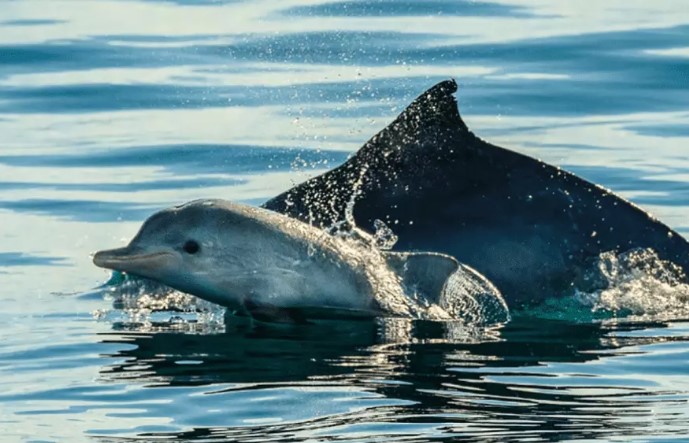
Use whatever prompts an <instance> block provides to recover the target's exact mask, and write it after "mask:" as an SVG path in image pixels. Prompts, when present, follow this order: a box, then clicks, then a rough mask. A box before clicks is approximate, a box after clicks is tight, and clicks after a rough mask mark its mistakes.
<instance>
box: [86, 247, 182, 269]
mask: <svg viewBox="0 0 689 443" xmlns="http://www.w3.org/2000/svg"><path fill="white" fill-rule="evenodd" d="M108 252H109V251H103V252H97V253H96V255H94V256H93V263H94V264H95V265H96V266H98V267H101V268H106V269H114V270H116V271H120V270H122V271H126V270H124V269H117V268H116V266H118V265H120V264H128V263H129V264H131V263H140V262H146V261H150V260H156V259H159V258H162V257H165V256H170V257H172V256H173V255H174V254H172V253H171V252H165V251H164V252H153V253H150V254H135V255H122V256H117V255H109V254H108Z"/></svg>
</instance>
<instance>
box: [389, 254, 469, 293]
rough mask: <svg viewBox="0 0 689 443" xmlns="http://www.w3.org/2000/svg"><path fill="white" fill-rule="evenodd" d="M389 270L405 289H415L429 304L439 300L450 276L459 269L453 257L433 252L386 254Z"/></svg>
mask: <svg viewBox="0 0 689 443" xmlns="http://www.w3.org/2000/svg"><path fill="white" fill-rule="evenodd" d="M385 259H386V260H387V263H388V265H389V266H390V268H391V269H392V270H393V271H395V273H397V275H399V276H400V277H401V278H402V283H403V284H404V286H406V287H407V288H415V289H416V291H417V292H419V293H421V294H422V295H423V296H424V297H426V299H427V300H428V301H430V302H436V301H437V300H438V299H440V296H441V294H442V292H443V287H444V286H445V283H446V282H447V280H448V278H450V275H452V274H453V273H454V272H456V271H457V269H459V266H460V265H459V262H458V261H457V260H456V259H454V258H453V257H451V256H449V255H445V254H439V253H434V252H386V253H385Z"/></svg>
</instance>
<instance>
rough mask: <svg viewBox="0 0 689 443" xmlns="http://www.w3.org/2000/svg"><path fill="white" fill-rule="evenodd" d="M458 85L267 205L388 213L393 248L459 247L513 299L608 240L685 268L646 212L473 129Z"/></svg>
mask: <svg viewBox="0 0 689 443" xmlns="http://www.w3.org/2000/svg"><path fill="white" fill-rule="evenodd" d="M456 90H457V84H456V83H455V82H454V80H451V81H444V82H442V83H439V84H437V85H436V86H434V87H432V88H431V89H429V90H428V91H426V92H424V93H423V94H422V95H421V96H419V97H418V98H417V99H416V100H415V101H414V102H413V103H412V104H411V105H409V107H408V108H407V109H405V110H404V111H403V112H402V113H401V114H400V115H399V116H398V117H397V118H396V119H395V120H394V121H393V122H392V123H391V124H390V125H389V126H388V127H386V128H385V129H383V130H382V131H381V132H379V133H378V134H376V135H375V136H374V137H373V138H371V139H370V140H369V141H368V142H367V143H366V144H365V145H364V146H363V147H362V148H361V149H360V150H359V151H358V152H357V153H356V155H354V156H352V157H351V158H350V159H349V160H348V161H347V162H345V163H344V164H343V165H341V166H339V167H338V168H336V169H334V170H332V171H329V172H327V173H325V174H323V175H320V176H317V177H314V178H312V179H310V180H308V181H306V182H305V183H302V184H299V185H297V186H295V187H294V188H292V189H290V190H288V191H286V192H285V193H283V194H281V195H278V196H277V197H275V198H273V199H271V200H270V201H268V202H266V203H265V204H264V205H263V206H264V207H265V208H268V209H271V210H274V211H277V212H281V213H285V214H288V215H290V216H292V217H295V218H298V219H300V220H304V221H306V222H309V223H312V224H314V225H316V226H330V225H332V224H333V223H337V222H338V221H340V220H343V219H345V214H346V213H347V212H348V211H349V212H351V213H352V217H353V219H354V221H355V223H356V225H357V226H358V227H360V228H362V229H364V230H366V231H369V232H373V231H374V221H375V220H376V219H380V220H383V221H387V222H393V223H394V224H392V225H391V227H392V228H393V230H394V231H395V234H396V235H397V236H398V237H399V241H398V242H397V243H396V245H395V249H397V250H426V251H438V252H442V253H445V254H449V255H451V256H453V257H456V258H457V259H458V260H459V261H461V262H463V263H466V264H468V265H469V266H471V267H473V268H475V269H476V270H478V271H479V272H481V273H482V274H483V275H485V276H486V277H487V278H488V279H489V280H491V281H492V282H493V283H495V285H496V286H497V287H498V289H499V290H500V291H501V292H502V294H503V295H504V296H505V298H506V299H507V301H508V303H511V304H513V305H514V304H517V305H524V304H530V303H537V302H539V301H541V300H542V299H544V298H547V297H550V296H557V295H561V294H566V293H568V292H569V291H570V290H571V288H572V287H573V285H574V282H575V281H577V279H578V278H579V274H580V273H581V272H582V270H583V269H587V268H588V267H590V266H591V261H592V260H594V259H595V258H597V257H598V256H599V255H600V254H601V253H603V252H608V251H614V252H618V253H620V252H625V251H628V250H631V249H634V248H651V249H653V250H655V251H656V252H657V254H658V256H659V257H660V258H661V259H662V260H668V261H671V262H673V263H675V264H677V265H679V266H680V267H681V268H682V269H683V270H684V273H685V274H686V273H687V271H689V243H687V241H686V240H685V239H684V238H682V236H681V235H679V234H678V233H677V232H675V231H673V230H672V229H670V228H669V227H668V226H666V225H664V224H663V223H661V222H659V221H658V220H657V219H655V218H654V217H652V216H651V215H650V214H648V213H647V212H645V211H643V210H642V209H640V208H639V207H637V206H635V205H634V204H632V203H630V202H628V201H626V200H624V199H622V198H620V197H618V196H616V195H615V194H613V193H612V192H610V191H608V190H606V189H603V188H601V187H599V186H596V185H594V184H592V183H590V182H588V181H586V180H583V179H581V178H579V177H577V176H575V175H574V174H571V173H569V172H566V171H563V170H561V169H559V168H557V167H554V166H551V165H549V164H546V163H543V162H541V161H539V160H536V159H534V158H531V157H528V156H526V155H522V154H519V153H516V152H512V151H509V150H507V149H504V148H501V147H498V146H495V145H492V144H490V143H487V142H485V141H483V140H482V139H480V138H479V137H477V136H476V135H474V134H473V133H472V132H471V131H470V130H469V129H468V128H467V126H466V125H465V123H464V122H463V121H462V118H461V117H460V115H459V111H458V109H457V102H456V100H455V98H454V97H453V95H452V94H453V93H454V92H456ZM352 203H353V205H352Z"/></svg>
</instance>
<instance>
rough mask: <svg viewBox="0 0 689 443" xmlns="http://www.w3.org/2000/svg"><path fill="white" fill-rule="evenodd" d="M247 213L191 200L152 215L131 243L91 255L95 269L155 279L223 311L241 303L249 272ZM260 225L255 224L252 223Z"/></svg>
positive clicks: (251, 232)
mask: <svg viewBox="0 0 689 443" xmlns="http://www.w3.org/2000/svg"><path fill="white" fill-rule="evenodd" d="M251 210H252V208H248V207H246V206H244V205H238V204H234V203H230V202H226V201H222V200H195V201H192V202H189V203H186V204H184V205H181V206H175V207H172V208H169V209H165V210H162V211H160V212H157V213H155V214H153V215H152V216H151V217H150V218H148V219H147V220H146V221H145V222H144V224H143V225H142V227H141V229H140V230H139V232H138V233H137V234H136V236H135V237H134V238H133V239H132V240H131V242H130V243H129V244H128V245H127V246H125V247H123V248H117V249H109V250H104V251H99V252H97V253H96V254H95V255H94V257H93V263H94V264H95V265H96V266H99V267H101V268H106V269H112V270H116V271H122V272H126V273H129V274H133V275H137V276H140V277H146V278H150V279H152V280H156V281H158V282H161V283H163V284H165V285H168V286H170V287H172V288H175V289H178V290H180V291H183V292H187V293H190V294H193V295H196V296H198V297H200V298H203V299H206V300H209V301H211V302H214V303H218V304H221V305H223V306H227V307H236V306H238V305H239V304H240V303H241V299H242V297H243V295H246V294H243V293H242V292H243V291H245V290H249V289H248V288H244V287H243V286H242V283H243V282H244V281H245V280H246V278H245V277H246V275H247V274H248V273H249V274H250V273H251V269H256V268H257V267H258V266H259V264H258V263H254V262H252V257H253V256H255V255H256V254H250V252H251V251H250V249H251V245H252V238H253V237H255V236H256V234H257V233H258V232H257V229H256V225H257V223H251V217H249V216H248V213H249V212H250V211H251ZM258 225H260V224H258Z"/></svg>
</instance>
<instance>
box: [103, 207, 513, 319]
mask: <svg viewBox="0 0 689 443" xmlns="http://www.w3.org/2000/svg"><path fill="white" fill-rule="evenodd" d="M93 262H94V263H95V264H96V265H97V266H100V267H103V268H108V269H112V270H116V271H122V272H126V273H131V274H133V275H137V276H140V277H145V278H149V279H153V280H156V281H158V282H160V283H163V284H165V285H167V286H170V287H172V288H175V289H178V290H180V291H183V292H187V293H189V294H192V295H196V296H198V297H200V298H202V299H205V300H208V301H210V302H213V303H217V304H219V305H222V306H225V307H228V308H230V309H233V310H235V311H237V312H238V313H244V314H248V315H251V316H252V317H253V318H255V319H258V320H263V321H273V322H275V321H277V322H280V321H285V322H301V321H303V320H304V319H305V318H306V317H311V316H323V312H327V311H330V312H331V315H333V313H337V316H338V317H339V316H342V315H343V314H346V315H352V316H376V315H392V316H404V317H412V318H428V319H452V318H455V317H457V316H458V315H461V314H462V312H461V310H462V308H463V307H466V306H469V305H468V304H467V303H471V300H473V301H477V300H478V298H482V299H483V300H486V299H489V300H491V301H492V303H493V305H492V306H493V308H497V310H498V311H499V310H500V309H501V308H505V305H504V302H503V301H502V298H501V297H500V294H499V292H498V291H497V290H496V289H495V288H494V286H493V285H492V284H491V283H490V282H488V281H487V280H486V279H485V278H484V277H483V276H481V275H480V274H478V273H477V272H475V271H474V270H473V269H471V268H469V267H467V266H464V265H461V264H460V263H458V262H457V260H455V259H454V258H452V257H450V256H447V255H444V254H439V253H397V252H385V251H382V250H380V249H378V248H377V247H376V246H375V243H374V241H373V239H372V237H369V236H367V235H365V234H363V233H359V232H356V231H353V232H352V233H350V234H349V235H331V234H329V233H327V232H325V231H323V230H321V229H318V228H316V227H314V226H312V225H309V224H306V223H303V222H301V221H299V220H296V219H294V218H290V217H287V216H286V215H282V214H278V213H276V212H272V211H268V210H266V209H261V208H257V207H252V206H246V205H241V204H237V203H232V202H228V201H223V200H195V201H192V202H189V203H186V204H184V205H181V206H176V207H173V208H169V209H165V210H162V211H160V212H158V213H155V214H153V215H152V216H151V217H149V218H148V219H147V220H146V221H145V222H144V224H143V226H142V227H141V229H140V230H139V232H138V233H137V234H136V236H135V237H134V238H133V239H132V241H131V242H130V243H129V245H127V246H125V247H123V248H118V249H111V250H106V251H100V252H98V253H96V254H95V256H94V257H93ZM462 297H465V298H462ZM466 297H469V298H471V300H469V301H467V299H466ZM478 303H480V300H479V301H478ZM484 308H485V306H481V309H484ZM505 312H506V308H505Z"/></svg>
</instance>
